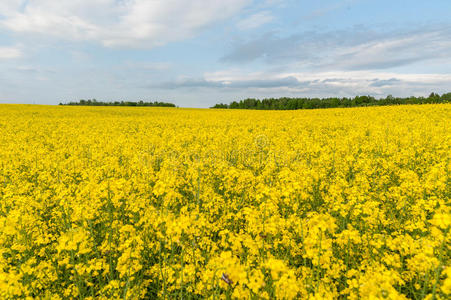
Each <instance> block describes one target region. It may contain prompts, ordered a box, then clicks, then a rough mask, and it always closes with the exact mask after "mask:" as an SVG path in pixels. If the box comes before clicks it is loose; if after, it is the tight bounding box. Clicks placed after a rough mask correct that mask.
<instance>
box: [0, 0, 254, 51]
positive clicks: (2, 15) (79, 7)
mask: <svg viewBox="0 0 451 300" xmlns="http://www.w3.org/2000/svg"><path fill="white" fill-rule="evenodd" d="M22 2H23V1H11V2H9V4H8V5H0V19H1V21H0V26H2V27H3V28H6V29H8V30H10V31H13V32H17V33H27V34H41V35H45V36H54V37H58V38H62V39H67V40H81V41H84V40H87V41H94V42H100V43H102V44H103V45H105V46H108V47H126V48H130V47H131V48H133V47H144V48H152V47H155V46H162V45H164V44H166V43H169V42H172V41H179V40H183V39H186V38H189V37H192V36H194V35H196V34H197V33H198V32H199V31H201V30H203V29H204V28H206V27H208V26H211V25H212V24H214V23H216V22H220V21H222V20H225V19H227V18H230V17H232V16H234V15H235V14H236V13H238V12H239V11H240V10H241V9H243V8H244V7H245V6H247V5H248V4H250V3H251V2H252V0H228V1H222V0H211V1H203V0H192V1H183V0H170V1H165V0H155V1H147V0H135V1H115V0H94V1H93V0H79V1H72V0H58V1H54V0H41V1H29V2H27V3H25V6H24V4H23V3H22Z"/></svg>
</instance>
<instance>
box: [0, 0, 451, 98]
mask: <svg viewBox="0 0 451 300" xmlns="http://www.w3.org/2000/svg"><path fill="white" fill-rule="evenodd" d="M432 91H434V92H438V93H444V92H450V91H451V1H449V0H431V1H419V0H392V1H385V0H379V1H375V0H371V1H370V0H318V1H294V0H260V1H258V0H227V1H224V0H208V1H207V0H190V1H186V0H185V1H183V0H78V1H73V0H59V1H55V0H2V1H1V2H0V103H36V104H57V103H59V102H60V101H63V102H64V101H73V100H78V99H82V98H84V99H88V98H96V99H97V100H103V101H115V100H131V101H136V100H145V101H155V100H159V101H170V102H173V103H175V104H177V105H179V106H182V107H209V106H211V105H213V104H215V103H218V102H226V103H228V102H230V101H233V100H239V99H243V98H246V97H258V98H264V97H281V96H291V97H295V96H310V97H327V96H340V97H342V96H355V95H362V94H365V95H367V94H368V95H373V96H376V97H382V96H386V95H388V94H392V95H394V96H408V95H417V96H418V95H428V94H429V93H430V92H432Z"/></svg>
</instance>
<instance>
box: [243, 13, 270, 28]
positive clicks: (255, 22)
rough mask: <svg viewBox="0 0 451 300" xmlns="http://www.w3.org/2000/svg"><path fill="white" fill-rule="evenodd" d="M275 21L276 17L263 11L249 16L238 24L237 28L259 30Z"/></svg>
mask: <svg viewBox="0 0 451 300" xmlns="http://www.w3.org/2000/svg"><path fill="white" fill-rule="evenodd" d="M273 20H274V16H273V15H272V14H271V12H269V11H261V12H258V13H256V14H253V15H251V16H249V17H248V18H246V19H243V20H241V21H239V22H238V23H237V27H238V28H239V29H241V30H248V29H254V28H258V27H260V26H262V25H264V24H267V23H270V22H272V21H273Z"/></svg>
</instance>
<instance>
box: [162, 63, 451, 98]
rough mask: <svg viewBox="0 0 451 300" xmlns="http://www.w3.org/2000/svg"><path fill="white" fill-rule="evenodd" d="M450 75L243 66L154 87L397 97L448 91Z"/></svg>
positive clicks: (309, 95) (450, 82)
mask: <svg viewBox="0 0 451 300" xmlns="http://www.w3.org/2000/svg"><path fill="white" fill-rule="evenodd" d="M450 84H451V75H450V74H427V73H425V74H423V73H412V74H405V73H396V72H378V71H376V72H374V71H334V72H291V73H290V72H283V73H271V72H264V71H261V72H244V71H243V70H240V69H232V70H224V71H217V72H211V73H205V74H204V76H203V77H202V78H179V79H178V80H174V81H172V82H164V83H162V84H160V85H156V86H154V87H159V88H163V89H180V88H181V89H192V88H202V89H213V90H215V89H221V90H222V91H231V90H234V89H235V90H239V91H240V92H242V93H250V94H251V95H254V96H258V95H276V96H277V97H280V96H284V95H286V96H290V95H291V96H307V97H329V96H341V97H344V96H346V97H348V96H355V95H359V94H360V95H363V94H364V95H373V96H383V95H388V94H393V95H396V96H411V95H417V96H421V95H423V96H424V95H427V94H428V93H430V92H432V91H435V92H439V93H444V92H449V90H448V87H449V86H450Z"/></svg>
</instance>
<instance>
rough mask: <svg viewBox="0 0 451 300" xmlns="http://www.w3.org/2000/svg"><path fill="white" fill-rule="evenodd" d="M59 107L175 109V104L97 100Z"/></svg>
mask: <svg viewBox="0 0 451 300" xmlns="http://www.w3.org/2000/svg"><path fill="white" fill-rule="evenodd" d="M59 105H83V106H158V107H175V104H173V103H167V102H158V101H154V102H144V101H138V102H132V101H114V102H102V101H97V100H96V99H88V100H84V99H81V100H80V101H78V102H68V103H60V104H59Z"/></svg>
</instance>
